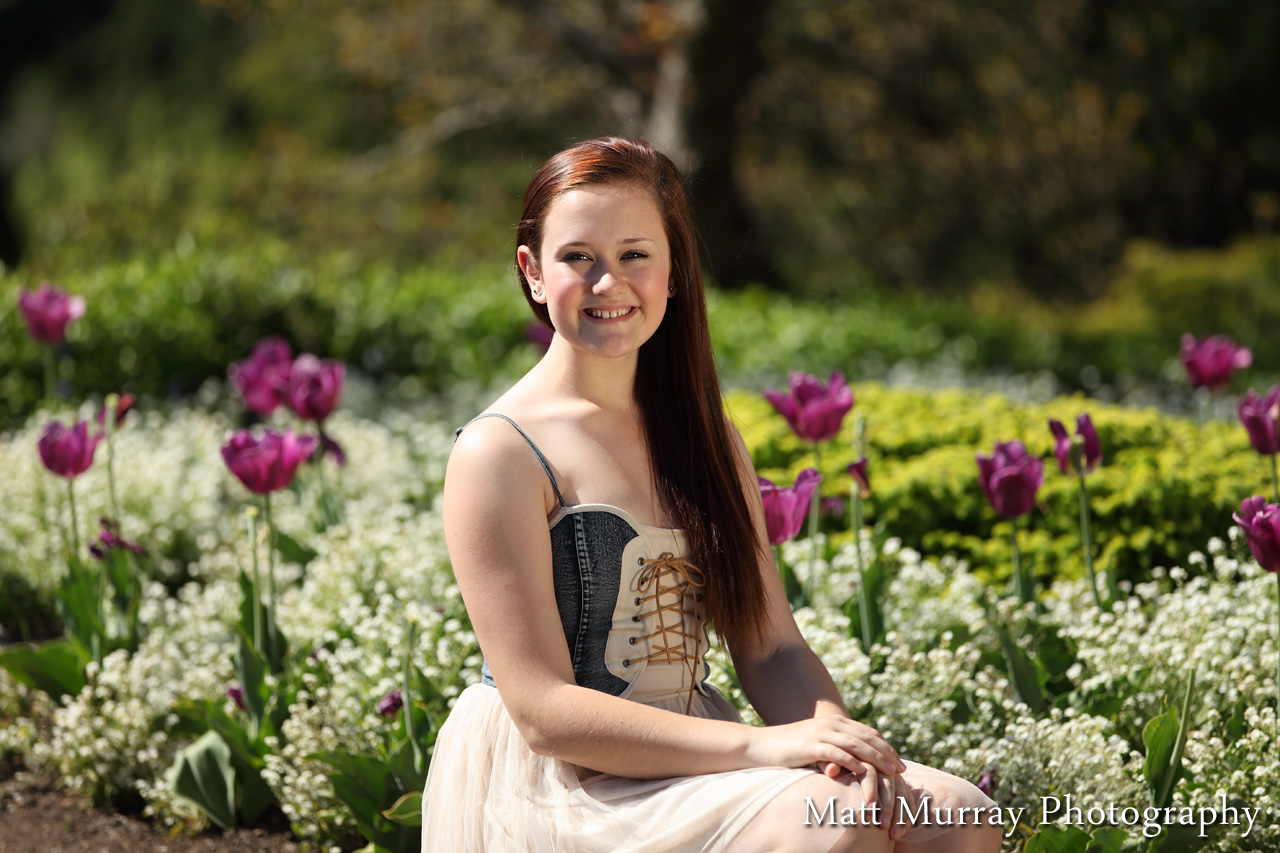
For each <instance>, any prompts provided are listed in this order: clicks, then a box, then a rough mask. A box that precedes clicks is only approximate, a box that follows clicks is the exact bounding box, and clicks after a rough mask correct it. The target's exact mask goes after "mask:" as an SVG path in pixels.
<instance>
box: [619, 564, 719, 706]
mask: <svg viewBox="0 0 1280 853" xmlns="http://www.w3.org/2000/svg"><path fill="white" fill-rule="evenodd" d="M638 562H639V564H640V565H641V566H643V567H644V569H643V571H641V572H640V574H639V576H638V577H637V579H636V580H637V586H638V587H639V590H640V592H641V593H642V595H640V596H637V597H636V599H635V602H636V604H637V605H642V604H644V603H647V602H652V603H653V605H654V609H652V610H647V611H643V612H641V613H638V614H636V615H634V616H632V617H631V621H633V622H639V621H640V620H642V619H647V618H648V617H650V616H656V617H657V621H658V624H657V630H654V631H651V632H650V633H648V634H642V635H640V636H637V637H631V638H630V640H629V642H630V643H631V645H635V644H636V643H637V642H639V641H640V640H650V641H651V643H650V648H651V649H652V651H651V652H650V653H649V654H648V655H646V656H644V657H641V658H634V659H628V660H624V661H623V662H622V665H623V666H624V667H627V668H630V666H631V664H633V663H667V664H672V663H683V664H686V665H687V666H688V668H689V702H688V705H687V707H686V709H685V713H688V711H689V708H691V707H692V706H693V691H694V687H695V683H696V681H697V676H696V669H697V665H698V639H699V637H700V635H701V633H702V623H703V619H702V613H701V610H700V609H699V607H698V601H699V600H701V598H702V596H701V595H699V592H698V591H699V590H701V589H702V588H703V587H705V586H706V580H705V578H704V576H703V574H702V570H701V569H699V568H698V567H697V566H695V565H694V564H693V563H691V562H689V561H688V560H686V559H684V558H683V557H676V556H675V555H673V554H671V553H670V552H664V553H662V554H661V555H660V556H658V557H657V558H656V559H652V560H646V559H645V558H644V557H641V558H640V559H639V561H638ZM664 595H666V596H672V597H673V600H672V601H670V602H668V603H666V604H663V603H662V601H661V600H660V598H661V596H664ZM669 616H674V621H672V622H671V623H670V624H668V617H669ZM686 616H691V617H693V631H692V632H688V631H686V630H685V617H686ZM688 640H692V641H693V652H692V653H690V651H689V646H688V643H687V641H688Z"/></svg>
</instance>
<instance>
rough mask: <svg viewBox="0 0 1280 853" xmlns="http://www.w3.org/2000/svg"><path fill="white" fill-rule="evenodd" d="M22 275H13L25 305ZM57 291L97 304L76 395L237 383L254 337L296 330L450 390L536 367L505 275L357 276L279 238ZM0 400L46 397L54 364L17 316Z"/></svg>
mask: <svg viewBox="0 0 1280 853" xmlns="http://www.w3.org/2000/svg"><path fill="white" fill-rule="evenodd" d="M35 283H36V282H34V281H26V280H23V279H22V278H21V277H20V275H19V274H13V273H11V274H9V275H8V276H7V277H4V278H3V279H0V285H2V288H0V289H2V291H3V292H4V294H5V295H4V297H3V298H4V299H6V300H10V302H9V304H13V300H16V293H17V290H18V288H19V286H27V287H32V286H34V285H35ZM57 283H58V284H60V285H61V286H63V287H65V288H67V289H68V290H70V291H71V292H73V293H77V294H79V295H81V296H83V297H85V300H86V303H87V308H86V314H85V316H84V317H83V318H82V319H80V320H79V321H77V322H76V323H74V324H72V326H71V327H70V331H69V334H68V342H67V344H66V345H64V347H63V348H62V358H61V359H60V369H61V373H60V378H61V379H63V380H65V381H67V382H68V383H69V384H70V389H71V396H72V398H73V399H74V398H79V397H83V396H85V395H86V394H93V393H105V392H107V391H110V390H115V389H124V390H132V391H135V392H141V393H145V394H149V395H154V396H159V397H167V398H171V397H174V396H187V395H190V394H191V393H193V392H194V391H195V390H196V389H198V388H199V387H200V384H201V383H202V382H204V381H205V380H206V379H208V378H209V377H221V378H225V377H226V375H227V373H226V372H227V366H228V365H229V364H231V362H233V361H236V360H239V359H242V358H244V357H246V356H247V355H248V354H249V352H250V350H251V349H252V348H253V345H254V343H255V342H256V341H257V340H258V339H260V338H261V337H264V336H266V335H270V334H277V335H283V336H284V337H285V338H287V339H288V340H289V341H290V342H291V343H292V344H293V345H294V347H295V349H296V350H298V351H309V352H314V353H317V354H320V355H323V356H326V357H332V358H338V359H342V360H344V361H347V362H348V363H349V364H351V365H353V366H354V367H357V368H359V369H361V370H363V371H364V372H366V373H369V374H371V375H373V376H378V377H386V376H413V377H417V378H418V380H419V381H418V382H417V383H416V385H414V386H413V387H412V388H410V389H409V390H411V391H419V392H439V391H443V390H445V389H447V388H448V387H450V386H451V385H452V384H454V383H458V382H462V381H467V382H472V383H481V384H483V383H485V382H487V381H489V380H491V379H492V378H493V377H494V376H495V375H496V374H498V373H500V372H503V371H507V372H511V371H513V370H515V369H518V368H519V367H520V366H521V365H523V366H525V367H527V366H529V365H531V364H532V363H533V360H534V358H535V355H536V353H535V352H534V350H533V348H532V347H531V346H530V345H529V344H528V343H527V342H526V341H525V338H524V328H525V325H526V324H527V322H528V320H529V316H530V315H529V313H528V310H527V308H525V306H524V304H523V300H521V299H520V297H519V295H518V292H517V290H516V288H515V285H514V283H513V282H512V281H511V279H510V278H507V279H505V280H504V278H503V274H502V273H501V272H494V273H493V274H492V275H489V276H484V275H481V274H475V275H473V276H471V277H466V276H461V275H458V274H455V273H449V272H445V271H439V270H433V269H428V268H421V269H417V270H412V271H409V272H406V273H402V274H395V273H392V272H391V271H390V270H389V269H385V268H382V269H363V270H360V269H356V268H354V266H352V265H350V264H348V263H346V262H344V259H343V258H342V257H341V256H336V255H335V256H333V257H330V258H327V259H323V260H322V261H318V262H314V263H312V264H310V265H305V264H301V263H298V262H297V259H295V258H293V257H291V255H290V253H289V251H288V250H287V249H286V248H285V247H284V246H283V245H282V244H278V243H269V242H263V243H260V244H258V245H254V246H250V247H247V248H245V249H243V250H242V251H240V252H237V253H234V254H226V253H220V252H214V251H202V250H199V249H196V248H194V247H190V246H189V247H187V248H185V249H179V250H176V251H174V252H171V253H168V254H166V255H163V256H161V257H158V258H156V259H154V260H151V261H142V260H134V261H122V262H118V263H113V264H105V265H101V266H97V267H95V268H94V269H92V270H89V271H84V272H69V273H67V274H66V275H65V276H62V277H61V278H59V279H58V280H57ZM0 364H5V365H8V366H9V367H10V369H9V370H8V371H7V372H6V374H5V375H4V377H3V378H0V404H2V405H3V408H4V410H6V411H8V412H9V413H10V423H11V425H12V424H13V422H14V421H16V420H18V419H19V417H20V416H21V415H22V414H23V413H25V412H28V411H30V409H31V408H32V407H33V405H34V404H35V403H36V402H37V401H38V400H39V397H40V394H41V393H42V388H43V386H42V384H41V383H42V373H41V361H40V357H39V353H38V352H37V349H36V346H35V345H34V344H33V343H32V342H30V341H29V340H28V339H27V336H26V334H25V332H24V330H23V327H22V321H21V319H20V318H19V317H18V315H17V313H16V312H7V313H5V314H3V315H0Z"/></svg>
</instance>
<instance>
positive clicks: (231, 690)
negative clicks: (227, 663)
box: [227, 684, 249, 714]
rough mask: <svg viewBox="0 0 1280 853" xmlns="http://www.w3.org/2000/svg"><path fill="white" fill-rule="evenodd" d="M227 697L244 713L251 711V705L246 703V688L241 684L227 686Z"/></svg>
mask: <svg viewBox="0 0 1280 853" xmlns="http://www.w3.org/2000/svg"><path fill="white" fill-rule="evenodd" d="M227 697H228V698H229V699H230V700H231V701H232V702H234V703H236V707H237V708H239V709H240V710H241V712H243V713H246V714H247V713H249V706H248V705H246V704H245V703H244V688H243V687H241V686H240V685H239V684H233V685H231V686H230V687H228V688H227Z"/></svg>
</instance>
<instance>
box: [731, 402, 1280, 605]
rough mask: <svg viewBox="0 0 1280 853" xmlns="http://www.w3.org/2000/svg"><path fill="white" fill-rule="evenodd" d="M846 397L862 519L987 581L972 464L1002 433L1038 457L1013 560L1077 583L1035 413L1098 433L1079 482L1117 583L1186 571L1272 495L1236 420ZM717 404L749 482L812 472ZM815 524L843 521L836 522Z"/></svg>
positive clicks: (753, 424)
mask: <svg viewBox="0 0 1280 853" xmlns="http://www.w3.org/2000/svg"><path fill="white" fill-rule="evenodd" d="M854 390H855V396H856V405H855V409H854V416H857V415H861V416H863V417H864V418H865V419H866V423H867V429H866V442H867V450H866V454H867V457H868V462H869V477H870V480H871V484H872V492H873V493H872V497H871V498H869V499H868V500H867V502H866V504H865V509H864V512H865V515H866V521H867V523H868V524H870V525H873V526H875V527H877V528H878V529H879V530H880V531H881V532H882V533H883V535H888V536H895V537H898V538H899V539H901V540H902V542H903V543H904V544H905V545H907V546H908V547H912V548H916V549H917V550H920V551H922V552H923V553H924V554H926V555H928V556H933V557H942V556H945V555H953V556H957V557H960V558H962V559H964V560H966V561H968V562H969V564H970V565H971V566H972V567H973V568H974V569H975V570H976V571H978V573H979V574H984V575H985V576H987V577H991V578H1006V577H1008V573H1009V566H1010V560H1011V552H1010V544H1009V537H1010V534H1011V522H1009V521H1008V520H1006V519H1003V518H1001V517H1000V516H998V515H996V513H995V512H994V510H992V509H991V508H990V507H989V506H988V505H987V503H986V500H985V498H984V497H983V494H982V490H981V489H980V488H979V486H978V470H977V464H976V462H975V459H974V457H975V454H976V453H977V452H984V453H988V454H989V453H991V450H992V448H993V446H994V445H995V443H996V442H997V441H1009V440H1011V439H1019V440H1021V441H1023V443H1025V444H1026V446H1027V448H1028V450H1029V451H1030V452H1031V453H1034V454H1037V455H1039V456H1042V457H1044V459H1045V477H1044V486H1043V488H1042V489H1041V490H1040V493H1039V497H1038V501H1037V508H1036V510H1035V511H1033V512H1032V513H1031V515H1030V516H1029V517H1027V518H1024V519H1022V520H1020V521H1019V527H1020V530H1021V531H1022V532H1021V533H1020V534H1019V535H1020V540H1019V547H1020V548H1021V550H1022V555H1023V560H1024V561H1029V562H1027V563H1025V564H1026V565H1029V566H1030V567H1031V569H1032V571H1033V572H1034V573H1035V574H1037V575H1038V576H1040V577H1041V578H1042V579H1043V580H1045V581H1047V580H1050V579H1053V578H1060V577H1080V576H1083V573H1084V563H1083V557H1082V553H1081V544H1080V527H1079V503H1078V501H1079V486H1078V484H1077V479H1076V476H1075V475H1074V474H1071V475H1063V474H1061V473H1060V472H1059V470H1058V467H1057V461H1056V459H1055V458H1054V456H1053V441H1052V438H1051V435H1050V433H1049V428H1048V420H1049V418H1056V419H1058V420H1060V421H1062V422H1063V423H1064V424H1066V425H1067V426H1068V429H1069V430H1074V423H1075V417H1076V415H1078V414H1080V413H1081V412H1085V411H1087V412H1089V414H1090V417H1091V418H1092V420H1093V422H1094V425H1095V426H1096V427H1097V429H1098V435H1099V438H1100V439H1101V441H1102V447H1103V452H1104V457H1105V461H1104V464H1103V466H1102V467H1101V468H1099V469H1098V470H1097V471H1095V472H1094V473H1092V474H1090V475H1089V477H1088V487H1089V495H1090V508H1091V512H1092V516H1093V535H1094V541H1095V546H1096V550H1095V566H1096V568H1097V569H1098V570H1104V569H1108V570H1113V571H1115V572H1116V573H1117V574H1116V577H1117V578H1119V579H1122V580H1129V581H1135V582H1136V581H1140V580H1146V579H1149V577H1150V571H1151V569H1152V568H1155V567H1157V566H1163V567H1165V568H1170V567H1173V566H1183V567H1187V566H1189V565H1190V564H1189V562H1188V560H1187V558H1188V556H1189V555H1190V554H1191V553H1192V552H1197V551H1198V552H1201V553H1203V552H1204V548H1205V543H1206V542H1208V541H1209V539H1211V538H1213V537H1220V536H1222V535H1223V532H1224V531H1225V530H1227V529H1228V528H1229V527H1230V526H1231V514H1232V513H1233V512H1236V511H1238V510H1239V507H1240V501H1241V500H1242V499H1244V498H1246V497H1248V496H1249V495H1253V494H1263V495H1266V496H1268V499H1271V500H1274V499H1276V496H1275V495H1274V493H1273V491H1272V484H1271V470H1270V465H1269V463H1268V461H1267V460H1266V459H1265V458H1264V457H1262V456H1259V455H1258V454H1257V453H1256V452H1255V451H1254V450H1253V449H1252V448H1251V447H1250V446H1249V441H1248V436H1247V435H1246V433H1245V431H1244V429H1243V428H1242V427H1240V426H1239V425H1238V424H1233V423H1226V422H1220V421H1219V422H1212V423H1208V424H1197V423H1196V422H1194V421H1192V420H1189V419H1187V418H1177V417H1170V416H1168V415H1165V414H1162V413H1160V412H1157V411H1155V410H1153V409H1147V410H1132V409H1126V408H1123V407H1119V406H1110V405H1104V404H1102V403H1099V402H1097V401H1093V400H1087V399H1084V398H1082V397H1069V398H1059V399H1056V400H1053V401H1052V402H1050V403H1047V404H1043V405H1029V404H1025V403H1015V402H1013V401H1011V400H1009V399H1008V398H1007V397H1004V396H1002V395H998V394H983V393H978V392H973V391H961V390H952V391H940V392H939V391H933V392H923V391H908V390H900V389H890V388H885V387H883V386H881V385H876V384H859V385H856V386H855V388H854ZM729 408H730V412H731V414H732V416H733V417H734V420H735V422H736V423H737V425H738V427H739V430H740V431H741V432H742V435H743V438H744V440H745V441H746V443H747V447H748V448H749V449H750V450H751V455H752V458H753V459H754V460H755V462H756V466H757V468H758V469H759V472H760V475H761V476H763V477H767V478H769V479H771V480H773V481H774V482H776V483H790V482H792V481H793V480H794V479H795V475H796V474H797V473H798V472H799V470H800V469H802V468H806V467H810V466H812V465H813V464H814V455H813V451H812V449H811V447H810V446H808V445H806V444H803V443H802V442H800V441H799V440H798V439H797V438H796V437H795V435H794V434H793V433H792V432H791V430H790V427H789V426H788V425H787V423H786V421H785V420H784V419H783V418H782V417H781V416H780V415H778V414H777V413H776V412H774V411H773V408H772V407H771V406H770V405H769V403H768V402H766V401H765V400H764V399H763V397H760V396H759V395H755V394H747V393H743V392H739V393H736V394H733V395H731V396H730V398H729ZM852 425H853V416H851V417H850V419H849V421H848V424H847V426H846V429H845V432H844V434H843V435H842V436H841V437H839V438H837V439H835V440H833V441H832V442H830V443H829V444H828V445H827V446H825V447H824V448H822V455H821V466H822V467H821V470H822V472H823V474H824V477H825V480H824V482H823V484H822V486H821V487H820V489H821V493H822V494H823V495H842V496H845V497H848V495H849V488H850V485H851V481H850V477H849V475H848V473H847V468H848V466H849V464H850V463H851V462H853V461H854V460H855V459H856V458H857V456H858V454H857V452H856V451H855V449H854V446H853V441H852V435H853V429H852ZM828 523H829V524H831V525H832V526H833V527H834V528H836V529H839V528H844V527H847V520H846V519H840V520H838V521H837V522H834V523H833V522H830V521H829V522H828Z"/></svg>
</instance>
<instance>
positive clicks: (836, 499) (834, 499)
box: [818, 495, 845, 518]
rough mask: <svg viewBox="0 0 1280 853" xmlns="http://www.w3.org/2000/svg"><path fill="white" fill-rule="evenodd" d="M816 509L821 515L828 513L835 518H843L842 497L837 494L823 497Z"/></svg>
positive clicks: (843, 504)
mask: <svg viewBox="0 0 1280 853" xmlns="http://www.w3.org/2000/svg"><path fill="white" fill-rule="evenodd" d="M818 509H819V511H820V512H821V513H822V514H823V515H830V516H834V517H835V518H844V511H845V502H844V498H842V497H840V496H839V495H832V496H831V497H828V498H823V499H822V500H821V501H819V502H818Z"/></svg>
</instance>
